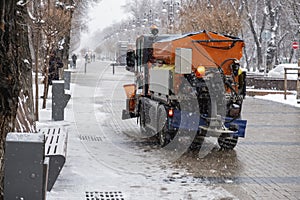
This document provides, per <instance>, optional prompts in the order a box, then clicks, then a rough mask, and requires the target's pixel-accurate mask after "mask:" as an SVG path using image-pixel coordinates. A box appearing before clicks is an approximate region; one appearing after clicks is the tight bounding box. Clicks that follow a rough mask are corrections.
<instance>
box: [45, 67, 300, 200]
mask: <svg viewBox="0 0 300 200" xmlns="http://www.w3.org/2000/svg"><path fill="white" fill-rule="evenodd" d="M132 81H133V74H132V73H130V72H128V71H126V70H125V69H124V67H116V68H115V74H112V67H111V66H109V65H108V63H104V62H96V63H93V64H91V65H90V66H88V68H87V73H86V74H84V73H83V69H82V68H79V69H77V70H76V71H75V72H74V73H72V82H73V83H76V87H75V88H73V89H72V100H71V103H70V104H69V105H68V107H67V109H66V112H67V113H72V115H70V114H68V115H67V116H66V127H67V128H68V132H69V135H70V133H71V136H69V142H68V157H67V163H66V166H65V167H64V168H63V170H62V173H61V175H60V176H59V178H58V180H57V183H56V184H55V185H54V188H53V191H51V192H50V193H48V199H50V200H51V199H53V200H56V199H95V200H96V199H101V198H98V197H96V196H97V195H98V196H99V197H100V196H101V195H103V194H104V193H105V192H112V193H113V194H112V195H113V196H118V197H120V199H122V198H123V199H124V200H128V199H300V170H299V166H300V154H299V151H300V109H297V108H294V107H291V106H287V105H283V104H279V103H274V102H270V101H264V100H259V99H255V98H253V97H246V99H245V101H244V106H243V118H244V119H247V120H248V126H247V129H246V138H242V139H240V140H239V143H238V145H237V146H236V148H235V149H234V150H232V151H223V150H220V149H219V147H218V145H217V144H216V141H215V140H214V139H212V138H209V139H207V140H206V141H205V144H208V145H210V146H212V148H211V149H212V150H211V151H209V152H207V153H206V154H205V156H199V155H200V154H199V152H195V151H188V152H186V153H184V154H183V155H182V156H180V157H178V159H173V160H172V161H171V162H170V161H169V159H168V158H167V157H166V156H165V154H164V153H163V152H162V150H161V149H160V148H159V147H158V145H157V144H156V143H155V142H154V141H151V140H149V139H143V138H141V137H140V135H139V127H138V125H137V121H136V119H134V120H125V121H123V120H121V111H122V109H123V108H124V107H125V93H124V91H123V87H122V86H123V85H124V84H127V83H132ZM167 156H168V157H171V156H172V153H170V152H169V154H168V155H167ZM95 192H97V195H96V194H95ZM118 192H121V193H118ZM122 192H123V193H122ZM100 193H101V194H100ZM83 194H84V195H83ZM149 194H151V195H152V196H151V195H149ZM93 195H94V196H95V198H92V197H89V196H93ZM121 196H122V197H121ZM145 196H146V197H145ZM108 199H112V198H108Z"/></svg>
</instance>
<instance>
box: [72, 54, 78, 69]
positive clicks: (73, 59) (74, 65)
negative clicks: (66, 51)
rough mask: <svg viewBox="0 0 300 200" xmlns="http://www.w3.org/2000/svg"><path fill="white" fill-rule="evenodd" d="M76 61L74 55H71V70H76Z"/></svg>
mask: <svg viewBox="0 0 300 200" xmlns="http://www.w3.org/2000/svg"><path fill="white" fill-rule="evenodd" d="M76 60H77V56H76V54H73V55H72V62H73V63H72V64H73V65H72V66H73V68H76Z"/></svg>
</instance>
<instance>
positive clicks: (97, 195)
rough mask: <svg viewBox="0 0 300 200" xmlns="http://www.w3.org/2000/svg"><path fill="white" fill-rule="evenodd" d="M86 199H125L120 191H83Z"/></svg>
mask: <svg viewBox="0 0 300 200" xmlns="http://www.w3.org/2000/svg"><path fill="white" fill-rule="evenodd" d="M85 196H86V200H125V199H124V197H123V194H122V192H85Z"/></svg>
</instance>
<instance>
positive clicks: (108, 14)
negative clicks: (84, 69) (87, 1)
mask: <svg viewBox="0 0 300 200" xmlns="http://www.w3.org/2000/svg"><path fill="white" fill-rule="evenodd" d="M125 3H126V0H102V1H101V2H100V3H98V4H95V5H94V6H92V7H91V8H90V10H89V16H88V18H89V19H90V20H89V24H88V27H89V32H88V33H83V34H82V37H81V44H80V48H79V49H81V48H85V47H89V46H92V44H93V43H94V41H91V38H92V37H93V35H94V33H95V32H96V31H97V30H102V29H103V28H105V27H108V26H110V25H111V24H113V23H115V22H119V21H121V20H122V19H124V18H126V14H125V13H124V12H123V10H122V9H121V6H122V5H124V4H125Z"/></svg>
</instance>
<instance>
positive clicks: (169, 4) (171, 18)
mask: <svg viewBox="0 0 300 200" xmlns="http://www.w3.org/2000/svg"><path fill="white" fill-rule="evenodd" d="M179 6H180V3H179V1H176V0H175V1H174V0H164V1H163V10H162V12H163V13H166V14H167V30H168V32H169V30H170V32H173V31H174V26H175V16H176V14H177V13H178V12H179Z"/></svg>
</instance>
